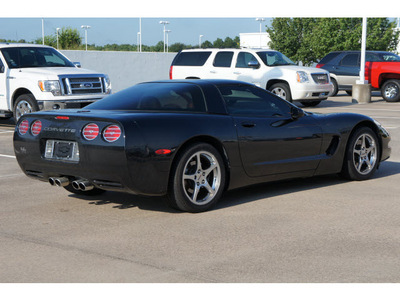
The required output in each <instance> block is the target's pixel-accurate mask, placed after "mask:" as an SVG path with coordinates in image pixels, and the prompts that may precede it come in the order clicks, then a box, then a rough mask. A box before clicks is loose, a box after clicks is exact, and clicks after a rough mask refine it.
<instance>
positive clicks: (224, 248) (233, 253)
mask: <svg viewBox="0 0 400 300" xmlns="http://www.w3.org/2000/svg"><path fill="white" fill-rule="evenodd" d="M308 110H310V111H316V112H357V113H363V114H366V115H369V116H371V117H374V118H375V119H376V120H378V121H379V122H380V123H382V124H383V125H384V126H385V127H386V128H387V129H388V131H389V132H390V133H391V136H392V142H391V147H392V156H391V158H390V159H389V160H388V161H386V162H384V163H382V165H381V167H380V169H379V170H378V171H377V172H376V174H375V176H374V177H373V179H371V180H368V181H364V182H348V181H344V180H342V179H340V178H339V177H337V176H336V175H331V176H323V177H316V178H312V179H299V180H292V181H288V182H279V183H270V184H262V185H257V186H252V187H247V188H243V189H239V190H235V191H229V192H227V193H226V194H225V197H224V198H223V199H222V201H221V202H220V203H219V204H218V205H217V207H216V208H215V209H214V210H212V211H209V212H206V213H201V214H189V213H181V212H177V211H175V210H172V209H170V208H168V207H167V206H166V205H165V204H164V203H163V199H162V198H145V197H138V196H133V195H127V194H122V193H116V192H107V193H105V194H103V195H101V196H96V197H81V196H76V195H72V194H70V193H68V192H67V191H65V190H64V189H62V188H56V187H51V186H50V185H49V184H46V183H43V182H39V181H36V180H33V179H30V178H27V177H26V176H25V175H24V174H23V173H22V171H21V170H20V168H19V166H18V164H17V161H16V159H15V157H14V153H13V147H12V136H13V130H14V126H13V125H12V122H10V121H4V120H0V165H1V168H0V204H1V209H0V220H1V222H0V245H1V252H0V282H3V283H9V282H11V283H12V282H115V283H117V282H206V283H209V282H210V283H213V282H234V283H236V282H247V283H248V282H270V283H273V282H305V283H309V282H329V283H331V282H399V281H400V256H399V249H400V218H399V216H400V197H399V194H400V184H399V183H400V151H399V149H400V103H386V102H385V101H383V100H382V98H381V97H379V96H374V97H373V98H372V102H371V103H368V104H353V103H352V102H351V98H350V97H348V96H347V95H345V94H340V95H339V96H337V97H333V98H329V99H328V100H327V101H325V102H323V103H322V104H321V105H320V106H318V107H315V108H311V109H308Z"/></svg>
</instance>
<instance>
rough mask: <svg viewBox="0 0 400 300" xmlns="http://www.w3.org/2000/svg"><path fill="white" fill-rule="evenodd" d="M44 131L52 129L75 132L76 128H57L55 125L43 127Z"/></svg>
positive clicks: (54, 130) (53, 130)
mask: <svg viewBox="0 0 400 300" xmlns="http://www.w3.org/2000/svg"><path fill="white" fill-rule="evenodd" d="M43 130H44V131H52V132H65V133H75V132H76V129H71V128H57V127H45V128H44V129H43Z"/></svg>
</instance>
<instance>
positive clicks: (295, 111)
mask: <svg viewBox="0 0 400 300" xmlns="http://www.w3.org/2000/svg"><path fill="white" fill-rule="evenodd" d="M291 114H292V119H293V120H297V119H299V118H301V117H303V116H304V110H302V109H301V108H298V107H292V110H291Z"/></svg>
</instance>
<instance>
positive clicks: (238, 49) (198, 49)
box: [181, 48, 278, 52]
mask: <svg viewBox="0 0 400 300" xmlns="http://www.w3.org/2000/svg"><path fill="white" fill-rule="evenodd" d="M244 50H248V51H257V52H258V51H274V52H278V51H277V50H273V49H263V48H194V49H183V50H181V52H193V51H195V52H198V51H244Z"/></svg>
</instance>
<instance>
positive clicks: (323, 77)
mask: <svg viewBox="0 0 400 300" xmlns="http://www.w3.org/2000/svg"><path fill="white" fill-rule="evenodd" d="M311 76H312V78H313V79H314V81H315V83H317V84H327V83H329V78H328V75H327V74H325V73H315V74H311Z"/></svg>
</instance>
